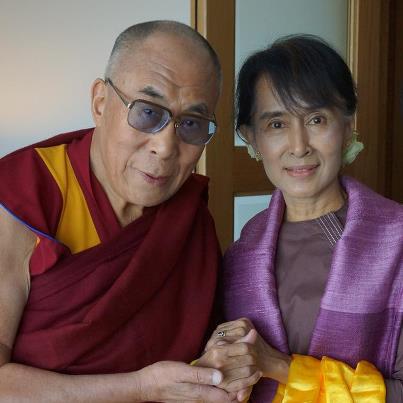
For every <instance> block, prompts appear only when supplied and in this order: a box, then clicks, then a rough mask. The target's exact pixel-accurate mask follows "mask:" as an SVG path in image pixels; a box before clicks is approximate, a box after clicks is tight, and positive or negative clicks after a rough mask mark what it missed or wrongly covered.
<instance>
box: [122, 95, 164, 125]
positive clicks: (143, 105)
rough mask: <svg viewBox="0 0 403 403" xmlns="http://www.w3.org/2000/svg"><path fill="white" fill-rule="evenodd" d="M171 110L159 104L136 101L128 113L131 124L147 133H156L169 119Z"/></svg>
mask: <svg viewBox="0 0 403 403" xmlns="http://www.w3.org/2000/svg"><path fill="white" fill-rule="evenodd" d="M169 118H170V116H169V112H168V111H166V110H165V109H162V108H160V107H159V106H156V105H152V104H149V103H147V102H143V101H136V102H135V103H134V105H133V106H132V107H131V109H130V111H129V115H128V118H127V119H128V122H129V125H130V126H132V127H134V128H135V129H137V130H141V131H143V132H146V133H154V132H157V131H158V130H160V129H161V127H162V126H164V125H165V123H166V122H167V121H168V120H169Z"/></svg>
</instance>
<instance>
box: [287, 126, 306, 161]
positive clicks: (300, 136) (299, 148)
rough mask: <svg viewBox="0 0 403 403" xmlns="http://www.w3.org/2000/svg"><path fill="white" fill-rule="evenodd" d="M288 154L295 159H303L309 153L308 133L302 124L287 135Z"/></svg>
mask: <svg viewBox="0 0 403 403" xmlns="http://www.w3.org/2000/svg"><path fill="white" fill-rule="evenodd" d="M288 144H289V149H290V154H292V155H294V156H295V157H297V158H302V157H305V156H306V155H308V154H310V153H311V146H310V141H309V133H308V130H307V128H306V127H305V125H304V124H298V125H296V126H294V127H293V128H292V130H291V131H290V133H289V135H288Z"/></svg>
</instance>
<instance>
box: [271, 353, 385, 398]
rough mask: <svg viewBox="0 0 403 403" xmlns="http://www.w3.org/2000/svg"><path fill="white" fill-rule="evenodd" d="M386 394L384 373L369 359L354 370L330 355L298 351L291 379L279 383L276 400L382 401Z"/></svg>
mask: <svg viewBox="0 0 403 403" xmlns="http://www.w3.org/2000/svg"><path fill="white" fill-rule="evenodd" d="M385 398H386V389H385V383H384V380H383V377H382V375H381V374H380V372H379V371H378V370H377V369H376V368H375V366H374V365H372V364H371V363H369V362H367V361H360V362H359V363H358V364H357V368H356V369H355V370H354V369H353V368H351V367H350V366H349V365H347V364H345V363H343V362H341V361H337V360H334V359H332V358H329V357H323V358H322V360H317V359H316V358H313V357H309V356H302V355H298V354H294V355H293V359H292V362H291V365H290V371H289V375H288V382H287V384H286V385H284V384H280V385H279V386H278V389H277V393H276V395H275V397H274V400H273V403H297V402H298V403H301V402H304V403H311V402H312V403H350V402H351V403H355V402H357V403H364V402H365V403H381V402H385Z"/></svg>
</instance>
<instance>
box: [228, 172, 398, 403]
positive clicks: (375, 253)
mask: <svg viewBox="0 0 403 403" xmlns="http://www.w3.org/2000/svg"><path fill="white" fill-rule="evenodd" d="M342 186H343V187H344V189H345V191H346V193H347V194H348V211H347V218H346V225H345V228H344V231H343V234H342V237H341V239H340V240H339V241H338V242H337V244H336V246H335V249H334V255H333V259H332V263H331V268H330V274H329V278H328V282H327V286H326V289H325V293H324V295H323V297H322V300H321V305H320V311H319V315H318V317H317V320H316V324H315V327H314V331H313V334H312V338H311V342H310V348H309V354H310V355H312V356H315V357H317V358H321V357H322V356H324V355H326V356H329V357H332V358H334V359H337V360H341V361H343V362H346V363H348V364H349V365H351V366H354V367H355V366H356V365H357V363H358V362H359V361H360V360H367V361H370V362H372V363H373V364H374V365H375V366H376V367H377V368H378V369H379V370H380V371H381V372H382V373H383V375H384V376H385V377H390V375H391V372H392V369H393V364H394V360H395V357H396V351H397V343H398V339H399V335H400V331H401V326H402V318H403V298H402V280H403V271H402V268H403V262H402V259H403V208H402V206H400V205H399V204H397V203H395V202H393V201H390V200H388V199H385V198H383V197H381V196H380V195H378V194H376V193H374V192H373V191H372V190H370V189H368V188H367V187H365V186H364V185H362V184H360V183H359V182H357V181H355V180H353V179H351V178H347V177H345V178H342ZM284 211H285V204H284V199H283V196H282V194H281V192H280V191H278V190H277V191H275V192H274V194H273V197H272V199H271V201H270V205H269V208H268V209H266V210H264V211H263V212H261V213H259V214H258V215H257V216H255V217H254V218H253V219H252V220H250V221H249V223H248V224H247V225H246V226H245V227H244V229H243V231H242V234H241V238H240V240H239V241H237V242H236V243H235V244H234V245H233V246H232V247H231V248H230V249H229V251H228V252H227V253H226V256H225V271H224V287H223V289H224V309H225V316H226V319H227V320H234V319H236V318H239V317H243V316H246V317H248V318H249V319H251V320H252V322H253V323H254V325H255V326H256V329H257V330H258V331H259V333H260V334H261V335H262V336H263V337H264V339H265V340H266V341H267V342H268V343H269V344H271V345H272V346H273V347H275V348H277V349H278V350H280V351H283V352H284V353H292V352H290V351H289V348H288V343H287V335H286V332H285V330H284V326H283V323H282V318H281V314H280V309H279V305H278V299H277V290H276V278H275V267H274V266H275V257H276V245H277V239H278V233H279V229H280V227H281V223H282V221H283V215H284ZM276 387H277V384H276V383H275V382H274V381H269V380H262V381H261V382H259V384H258V385H257V386H256V387H255V389H254V393H253V395H252V401H255V402H268V401H270V399H271V398H272V397H273V396H274V392H275V390H276Z"/></svg>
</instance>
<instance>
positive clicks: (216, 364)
mask: <svg viewBox="0 0 403 403" xmlns="http://www.w3.org/2000/svg"><path fill="white" fill-rule="evenodd" d="M253 337H255V336H252V335H250V334H247V335H246V336H245V337H241V338H238V340H236V341H235V342H233V343H230V342H225V341H224V342H222V343H219V342H217V343H216V344H215V345H210V348H209V349H208V350H207V351H206V352H205V353H204V354H203V356H202V357H201V358H200V359H199V360H197V362H196V364H195V365H197V366H201V367H210V368H216V369H218V370H220V371H221V372H222V374H223V376H224V379H223V381H222V382H221V383H220V384H219V385H217V386H218V387H219V388H222V389H225V390H226V391H227V392H233V393H234V394H236V393H237V392H239V391H241V390H244V389H247V388H249V387H250V386H252V385H254V384H255V383H256V382H257V381H258V380H259V379H260V377H261V376H262V373H261V371H259V370H258V368H257V365H256V364H257V359H256V353H255V348H254V346H253V344H252V342H253ZM241 397H242V396H241ZM242 400H244V399H242Z"/></svg>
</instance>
